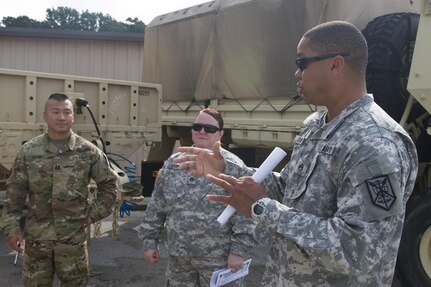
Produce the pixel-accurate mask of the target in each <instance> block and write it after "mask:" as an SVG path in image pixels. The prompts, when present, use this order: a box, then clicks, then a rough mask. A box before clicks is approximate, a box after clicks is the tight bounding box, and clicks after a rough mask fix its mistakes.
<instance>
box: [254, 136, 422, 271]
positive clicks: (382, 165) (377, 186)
mask: <svg viewBox="0 0 431 287" xmlns="http://www.w3.org/2000/svg"><path fill="white" fill-rule="evenodd" d="M378 147H380V149H379V148H378ZM413 148H414V147H413ZM411 150H412V149H409V150H407V149H405V148H404V147H403V146H402V145H401V146H400V145H399V144H398V147H397V144H395V143H394V142H392V141H389V140H388V141H386V142H385V144H384V148H382V144H381V143H380V145H377V144H376V145H375V146H373V143H372V142H371V143H370V144H369V145H367V146H363V147H362V148H361V149H360V150H358V151H355V152H356V153H357V154H361V155H366V156H363V157H362V156H359V157H353V156H352V157H351V158H350V159H347V161H346V163H345V167H344V169H345V173H344V177H342V181H341V182H340V185H339V186H338V189H337V191H335V192H336V193H337V196H336V198H337V207H338V209H337V211H336V213H335V214H334V216H333V217H331V218H322V217H318V216H315V215H312V214H308V213H301V212H299V211H297V210H295V209H292V208H289V207H288V206H286V205H282V204H281V203H279V202H276V201H271V202H270V203H268V205H267V206H266V209H265V212H264V214H263V216H262V219H261V220H260V221H259V223H258V225H257V227H256V234H258V235H259V236H260V237H261V239H263V238H274V237H275V238H277V239H278V240H287V241H293V242H295V245H286V246H291V247H286V248H293V247H292V246H299V247H300V248H301V250H302V252H304V253H306V254H307V257H308V258H312V260H314V261H316V264H317V265H320V266H322V268H324V269H325V270H330V271H332V272H337V273H343V274H359V273H363V272H367V270H370V269H372V268H373V266H375V264H377V263H378V262H380V259H381V258H382V257H383V256H384V254H385V253H386V252H395V253H396V252H397V246H398V243H399V237H398V236H397V234H400V233H401V229H402V224H403V219H404V212H405V204H406V202H407V199H408V196H409V194H410V193H411V191H412V189H413V186H414V181H415V177H416V169H417V161H416V162H415V161H414V158H415V156H416V155H415V153H414V152H410V151H411ZM358 158H359V159H364V158H365V160H358ZM328 192H330V191H328ZM394 238H397V239H396V240H394ZM388 250H390V251H388ZM293 260H294V259H293Z"/></svg>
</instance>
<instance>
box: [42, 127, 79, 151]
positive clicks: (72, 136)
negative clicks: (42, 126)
mask: <svg viewBox="0 0 431 287" xmlns="http://www.w3.org/2000/svg"><path fill="white" fill-rule="evenodd" d="M42 142H43V147H44V149H45V150H46V151H49V152H51V153H61V152H65V151H66V150H64V151H59V149H58V148H57V147H56V146H55V145H54V144H53V143H52V142H51V141H50V140H49V137H48V133H45V134H44V136H43V140H42ZM75 143H76V134H75V133H74V132H73V131H71V133H70V137H69V140H68V142H67V150H73V148H74V147H75Z"/></svg>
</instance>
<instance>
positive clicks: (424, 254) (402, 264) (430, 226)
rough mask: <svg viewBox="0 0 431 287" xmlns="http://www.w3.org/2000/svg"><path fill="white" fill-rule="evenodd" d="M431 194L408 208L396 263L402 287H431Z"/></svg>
mask: <svg viewBox="0 0 431 287" xmlns="http://www.w3.org/2000/svg"><path fill="white" fill-rule="evenodd" d="M430 252H431V190H426V192H425V193H423V195H422V196H418V197H416V198H414V199H413V201H412V202H409V203H408V205H407V213H406V218H405V223H404V230H403V236H402V238H401V243H400V248H399V251H398V259H397V267H396V271H397V276H398V277H399V279H400V280H401V282H402V286H403V287H409V286H411V287H421V286H431V253H430Z"/></svg>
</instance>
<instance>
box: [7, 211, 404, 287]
mask: <svg viewBox="0 0 431 287" xmlns="http://www.w3.org/2000/svg"><path fill="white" fill-rule="evenodd" d="M142 216H143V211H132V212H131V214H130V216H125V217H123V218H120V219H119V224H120V227H119V238H118V239H114V238H113V237H112V217H108V218H106V219H104V220H103V221H102V227H101V236H100V237H99V238H97V239H96V238H92V239H91V241H90V249H89V250H90V265H91V275H92V276H91V277H90V281H89V284H88V286H89V287H160V286H164V284H165V283H166V279H165V270H166V264H167V252H166V248H165V246H164V245H163V244H162V246H161V262H160V263H159V264H157V265H151V264H147V263H145V262H144V260H143V252H142V241H141V240H140V239H139V238H138V236H137V227H138V225H139V223H140V220H141V218H142ZM268 249H269V248H268V246H260V247H258V248H256V249H255V250H253V252H252V254H251V256H250V257H251V258H252V264H251V266H250V273H249V274H248V275H247V276H246V277H245V280H244V283H245V284H244V286H246V287H257V286H260V281H261V278H262V275H263V271H264V269H265V261H266V255H267V252H268ZM14 255H15V254H14V253H13V252H11V251H10V249H9V247H8V246H7V245H6V243H5V241H4V238H3V236H2V235H0V274H1V279H0V286H8V287H22V286H23V284H22V281H21V274H20V272H21V267H22V265H21V262H22V258H21V257H20V258H19V260H18V263H17V265H16V266H13V260H14ZM54 286H55V287H58V286H60V284H59V282H58V281H57V280H56V281H55V284H54ZM392 287H401V285H400V284H399V282H398V281H396V280H395V281H394V284H393V285H392Z"/></svg>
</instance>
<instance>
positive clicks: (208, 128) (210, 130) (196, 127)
mask: <svg viewBox="0 0 431 287" xmlns="http://www.w3.org/2000/svg"><path fill="white" fill-rule="evenodd" d="M202 128H204V131H205V132H206V133H209V134H213V133H215V132H216V131H220V129H219V128H218V127H216V126H213V125H204V124H197V123H194V124H193V126H192V129H193V130H194V131H196V132H199V131H200V130H202Z"/></svg>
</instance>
